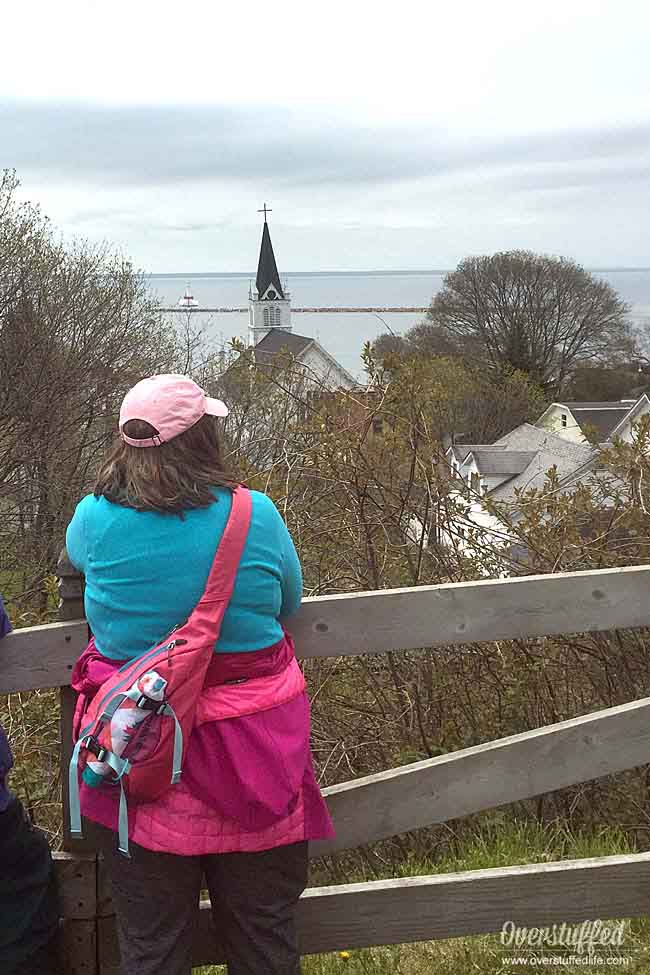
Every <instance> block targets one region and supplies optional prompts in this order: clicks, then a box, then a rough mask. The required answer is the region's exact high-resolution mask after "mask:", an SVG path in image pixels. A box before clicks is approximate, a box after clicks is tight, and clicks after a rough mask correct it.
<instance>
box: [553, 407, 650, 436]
mask: <svg viewBox="0 0 650 975" xmlns="http://www.w3.org/2000/svg"><path fill="white" fill-rule="evenodd" d="M638 404H639V400H638V399H623V400H607V401H601V402H593V403H592V402H581V403H576V402H570V401H567V402H562V403H561V402H555V403H551V405H550V406H549V407H548V408H547V409H546V410H544V412H543V413H542V415H541V416H540V418H539V419H538V421H537V423H538V424H539V423H541V422H542V420H543V419H544V417H545V416H546V415H547V413H549V412H550V411H551V410H552V409H553V408H554V407H559V409H561V410H567V411H568V412H569V413H571V415H572V416H573V418H574V420H575V421H576V422H577V424H578V426H579V427H580V429H581V430H582V431H583V432H584V431H585V429H586V428H587V427H592V428H593V429H595V430H596V432H597V434H598V439H599V441H600V442H601V443H602V442H603V441H605V440H608V439H609V437H610V436H611V434H612V432H613V431H614V430H615V429H616V428H617V427H618V426H620V424H621V423H622V422H623V421H624V420H625V419H626V418H627V416H628V414H630V413H632V412H633V410H635V409H636V408H637V406H638Z"/></svg>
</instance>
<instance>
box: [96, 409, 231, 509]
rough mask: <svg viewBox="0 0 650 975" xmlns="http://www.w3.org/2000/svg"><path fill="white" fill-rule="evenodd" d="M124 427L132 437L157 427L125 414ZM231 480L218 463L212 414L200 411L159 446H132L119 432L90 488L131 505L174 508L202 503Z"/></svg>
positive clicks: (219, 448)
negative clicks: (186, 427) (194, 420)
mask: <svg viewBox="0 0 650 975" xmlns="http://www.w3.org/2000/svg"><path fill="white" fill-rule="evenodd" d="M124 432H125V433H126V435H127V436H128V437H133V438H134V439H144V438H146V437H153V436H155V435H156V434H157V433H158V431H157V430H156V429H155V427H152V426H151V424H149V423H146V422H145V421H144V420H129V421H128V423H126V424H125V427H124ZM237 483H238V482H237V481H236V480H235V479H234V478H233V477H231V476H230V475H229V474H228V473H226V471H225V469H224V465H223V460H222V446H221V438H220V435H219V430H218V427H217V420H216V418H215V417H213V416H208V415H207V414H206V415H205V416H203V417H201V419H200V420H199V421H198V422H197V423H195V424H194V426H193V427H190V429H189V430H186V431H185V433H180V434H179V435H178V436H177V437H174V439H173V440H169V441H168V442H167V443H163V444H161V445H160V446H159V447H132V446H131V445H130V444H127V443H125V442H124V441H123V440H122V438H121V437H120V438H119V440H117V441H116V443H115V444H114V445H113V447H112V448H111V450H110V451H109V453H108V456H107V457H106V458H105V460H104V462H103V463H102V465H101V467H100V469H99V472H98V474H97V480H96V481H95V488H94V493H95V496H96V497H99V496H100V495H103V496H104V497H105V498H106V499H107V500H108V501H112V502H114V503H115V504H121V505H123V506H124V507H126V508H135V509H136V511H162V512H171V513H175V514H180V513H182V512H183V511H185V510H187V509H188V508H206V507H207V506H208V505H210V504H212V503H213V502H214V500H215V497H214V493H213V489H214V488H215V487H227V488H230V489H234V488H235V487H236V486H237Z"/></svg>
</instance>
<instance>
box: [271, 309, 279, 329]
mask: <svg viewBox="0 0 650 975" xmlns="http://www.w3.org/2000/svg"><path fill="white" fill-rule="evenodd" d="M279 324H280V309H279V308H278V306H277V305H272V306H271V325H279Z"/></svg>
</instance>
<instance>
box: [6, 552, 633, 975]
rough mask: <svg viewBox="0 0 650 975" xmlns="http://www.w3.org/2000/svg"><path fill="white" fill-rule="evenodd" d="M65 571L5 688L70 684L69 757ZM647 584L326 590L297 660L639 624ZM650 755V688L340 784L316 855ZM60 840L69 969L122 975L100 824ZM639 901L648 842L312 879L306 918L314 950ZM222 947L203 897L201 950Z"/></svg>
mask: <svg viewBox="0 0 650 975" xmlns="http://www.w3.org/2000/svg"><path fill="white" fill-rule="evenodd" d="M59 570H60V579H61V582H60V588H61V597H62V600H61V622H59V623H54V624H51V625H49V626H37V627H31V628H29V629H24V630H18V631H17V632H15V633H14V634H12V635H10V636H9V637H7V638H6V639H5V641H4V642H3V645H2V667H1V668H0V693H9V692H12V691H25V690H31V689H34V688H40V687H58V688H60V695H61V734H62V742H63V748H62V756H61V762H62V769H63V770H65V767H66V765H67V761H68V757H69V750H70V746H69V742H70V721H71V713H72V703H73V701H72V691H71V689H70V687H69V681H70V673H71V670H72V667H73V664H74V661H75V659H76V658H77V656H78V655H79V653H80V652H81V650H82V649H83V647H84V646H85V643H86V639H87V627H86V623H85V621H84V620H83V612H82V599H81V580H80V578H79V576H78V575H76V574H75V572H74V570H73V569H72V568H71V567H70V566H69V564H67V563H66V562H65V561H62V562H61V563H60V566H59ZM649 593H650V566H635V567H631V568H623V569H603V570H597V571H590V572H575V573H564V574H557V575H547V576H527V577H523V578H517V579H504V580H498V581H481V582H471V583H459V584H453V585H439V586H421V587H418V588H414V589H395V590H382V591H380V592H364V593H350V594H345V595H338V596H320V597H316V598H312V599H307V600H305V602H304V604H303V606H302V608H301V610H300V612H299V614H298V615H297V617H296V618H295V620H293V621H292V632H293V633H294V636H295V638H296V645H297V647H298V649H299V655H300V656H301V657H331V656H349V655H353V654H361V653H382V652H384V651H387V650H406V649H411V650H413V649H417V648H422V647H434V648H435V647H443V646H450V645H462V644H466V643H470V642H471V643H475V642H485V641H491V640H503V639H514V638H519V637H536V636H543V635H552V634H561V633H579V632H586V631H604V630H613V629H620V628H627V627H645V626H650V598H648V594H649ZM649 758H650V698H644V699H642V700H638V701H632V702H630V703H628V704H623V705H620V706H619V707H614V708H607V709H605V710H601V711H597V712H594V713H592V714H587V715H583V716H581V717H578V718H573V719H571V720H569V721H562V722H559V723H557V724H554V725H549V726H546V727H543V728H537V729H535V730H532V731H528V732H525V733H523V734H518V735H513V736H511V737H508V738H502V739H500V740H498V741H492V742H487V743H485V744H482V745H477V746H474V747H472V748H465V749H462V750H460V751H457V752H453V753H450V754H446V755H441V756H439V757H436V758H432V759H427V760H425V761H421V762H415V763H413V764H410V765H406V766H402V767H400V768H395V769H389V770H388V771H384V772H380V773H379V774H376V775H369V776H365V777H363V778H360V779H355V780H353V781H351V782H344V783H342V784H340V785H336V786H332V787H330V788H327V789H325V790H324V794H325V796H326V799H327V802H328V805H329V808H330V810H331V813H332V816H333V819H334V822H335V826H336V832H337V835H336V839H335V840H333V841H326V842H325V841H322V842H315V843H313V844H311V856H312V857H315V856H320V855H322V854H325V853H332V852H335V851H337V850H343V849H348V848H352V847H355V846H357V845H359V844H362V843H369V842H373V841H376V840H380V839H383V838H387V837H390V836H395V835H397V834H399V833H401V832H404V831H406V830H412V829H417V828H418V827H422V826H427V825H430V824H433V823H440V822H444V821H445V820H449V819H454V818H457V817H459V816H465V815H468V814H471V813H475V812H479V811H480V810H484V809H489V808H491V807H496V806H501V805H504V804H507V803H511V802H514V801H516V800H521V799H526V798H530V797H533V796H538V795H541V794H543V793H546V792H551V791H553V790H555V789H561V788H563V787H565V786H568V785H572V784H576V783H580V782H585V781H588V780H590V779H594V778H597V777H599V776H602V775H608V774H610V773H612V772H619V771H622V770H624V769H630V768H633V767H634V766H637V765H642V764H644V763H646V762H648V760H649ZM62 780H63V781H64V782H65V781H66V776H65V774H63V775H62ZM66 800H67V797H64V805H66V806H67V801H66ZM65 849H66V852H64V853H61V854H58V855H57V857H56V864H57V869H58V873H59V881H60V888H61V893H62V915H63V930H64V945H65V955H66V965H67V968H66V971H67V972H68V973H70V975H72V973H75V975H76V973H86V975H90V973H93V975H117V972H118V971H119V962H118V956H117V949H116V942H115V926H114V917H113V913H112V909H111V900H110V893H109V891H108V890H107V887H106V880H105V877H104V873H103V869H102V862H101V858H100V857H98V856H97V855H96V853H95V852H94V849H93V845H92V836H91V837H90V839H89V840H86V841H85V843H83V844H80V843H77V842H75V841H72V840H70V838H69V837H66V842H65ZM644 914H650V853H641V854H636V855H630V856H608V857H597V858H593V859H585V860H562V861H558V862H555V863H540V864H532V865H526V866H514V867H506V868H495V869H489V870H473V871H467V872H463V873H453V874H442V875H440V874H438V875H434V876H425V877H409V878H403V879H399V880H385V881H373V882H369V883H357V884H343V885H336V886H328V887H314V888H309V889H308V890H306V891H305V893H304V894H303V896H302V898H301V899H300V902H299V908H298V925H299V937H300V945H301V950H302V952H303V953H305V954H307V953H311V952H321V951H329V950H334V949H340V948H356V947H364V946H370V945H384V944H399V943H405V942H415V941H422V940H429V939H433V938H450V937H456V936H461V935H471V934H481V933H487V932H494V931H498V930H500V929H501V926H502V925H503V923H504V922H505V921H512V922H514V923H515V924H518V925H526V926H542V925H547V924H552V923H554V922H558V923H561V922H562V921H566V922H578V921H582V920H587V919H592V918H597V917H601V918H623V917H634V916H639V915H644ZM221 958H222V954H221V950H220V948H219V946H218V944H217V942H216V941H215V936H214V934H213V932H212V931H211V929H210V923H209V903H207V902H206V903H203V904H202V905H201V920H200V927H199V932H198V936H197V941H196V945H195V956H194V961H195V964H197V965H199V964H210V963H218V962H219V961H220V960H221Z"/></svg>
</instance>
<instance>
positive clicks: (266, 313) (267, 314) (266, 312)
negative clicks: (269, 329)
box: [264, 308, 269, 325]
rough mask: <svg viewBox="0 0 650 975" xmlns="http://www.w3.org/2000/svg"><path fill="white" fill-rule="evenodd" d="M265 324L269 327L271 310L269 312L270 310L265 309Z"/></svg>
mask: <svg viewBox="0 0 650 975" xmlns="http://www.w3.org/2000/svg"><path fill="white" fill-rule="evenodd" d="M264 324H265V325H268V324H269V310H268V308H265V309H264Z"/></svg>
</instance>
